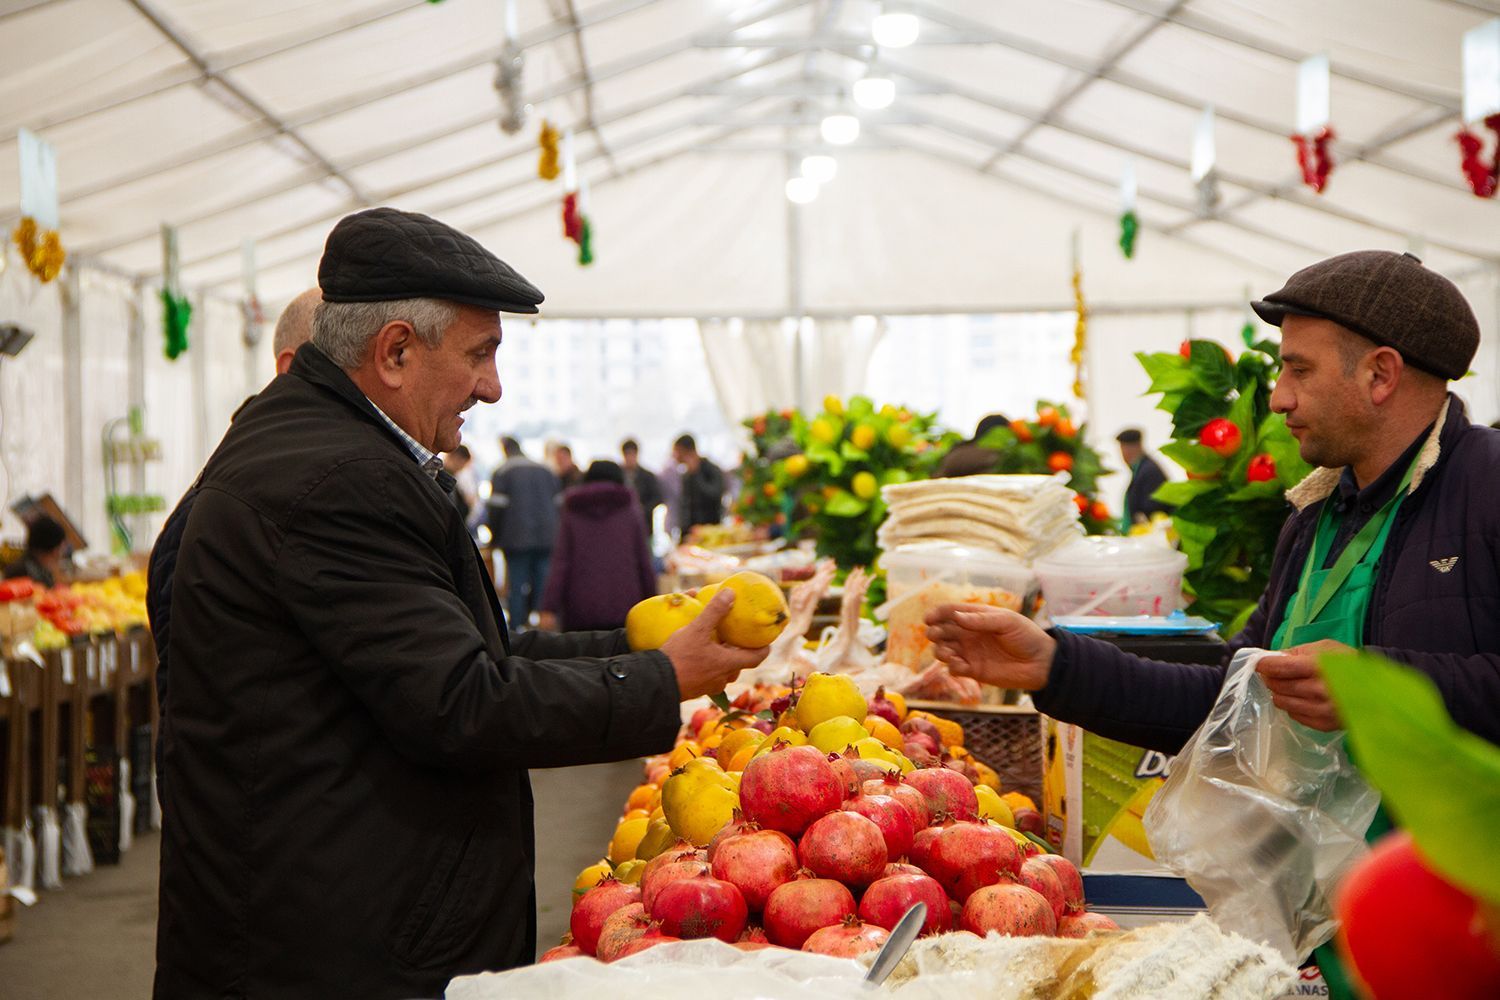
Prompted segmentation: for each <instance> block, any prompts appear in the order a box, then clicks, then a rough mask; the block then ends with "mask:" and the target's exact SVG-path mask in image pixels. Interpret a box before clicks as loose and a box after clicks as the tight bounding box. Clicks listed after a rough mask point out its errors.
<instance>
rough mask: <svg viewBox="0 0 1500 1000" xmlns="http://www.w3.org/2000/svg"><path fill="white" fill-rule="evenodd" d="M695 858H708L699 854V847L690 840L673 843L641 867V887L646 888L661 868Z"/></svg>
mask: <svg viewBox="0 0 1500 1000" xmlns="http://www.w3.org/2000/svg"><path fill="white" fill-rule="evenodd" d="M695 858H696V859H698V860H706V858H704V857H703V856H701V855H700V854H699V852H698V848H696V847H694V846H693V845H692V844H691V843H689V842H688V841H686V840H679V841H677V843H675V844H673V845H672V846H671V847H669V848H667V849H666V850H665V851H662V852H661V853H660V854H658V855H657V856H656V857H654V858H652V859H651V860H650V861H647V862H646V867H645V868H642V869H641V881H640V886H641V888H642V889H643V890H644V889H645V887H646V882H647V881H649V880H650V878H651V876H652V874H653V873H654V872H656V871H658V870H659V869H662V868H665V867H666V866H667V865H671V864H676V863H677V862H679V861H692V860H694V859H695Z"/></svg>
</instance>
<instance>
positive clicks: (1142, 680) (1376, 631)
mask: <svg viewBox="0 0 1500 1000" xmlns="http://www.w3.org/2000/svg"><path fill="white" fill-rule="evenodd" d="M1448 398H1449V403H1448V406H1447V408H1446V410H1445V417H1444V418H1443V420H1442V422H1441V425H1440V427H1439V428H1438V429H1437V437H1436V440H1435V441H1433V440H1429V441H1428V443H1427V445H1426V446H1425V447H1424V449H1423V452H1422V456H1421V459H1420V460H1419V463H1418V467H1417V469H1418V477H1417V478H1414V479H1413V482H1412V487H1411V490H1410V492H1409V494H1408V495H1407V498H1406V500H1404V501H1403V502H1402V504H1401V507H1400V509H1399V510H1398V511H1397V513H1396V523H1395V524H1394V525H1393V526H1392V528H1391V535H1390V538H1389V539H1388V540H1387V542H1386V547H1385V552H1384V554H1383V555H1382V557H1381V560H1380V564H1379V566H1378V567H1377V568H1376V576H1375V591H1374V593H1373V594H1372V595H1371V599H1370V601H1371V603H1370V612H1369V615H1368V616H1367V618H1366V622H1365V648H1366V649H1368V650H1370V651H1372V652H1377V653H1382V654H1384V655H1386V656H1389V657H1391V658H1392V659H1394V660H1399V661H1401V662H1403V663H1407V664H1410V665H1411V666H1413V667H1416V668H1417V669H1418V670H1421V671H1422V672H1423V673H1424V674H1426V675H1427V676H1428V677H1430V678H1432V680H1433V681H1434V682H1435V683H1436V684H1437V686H1438V689H1439V690H1440V691H1441V692H1442V695H1443V702H1444V704H1446V705H1447V708H1448V711H1449V713H1450V714H1452V716H1453V718H1454V720H1455V721H1456V722H1457V723H1458V724H1459V725H1460V726H1463V727H1464V728H1465V729H1468V730H1470V731H1471V732H1475V733H1478V734H1479V735H1480V736H1483V737H1484V738H1485V739H1488V740H1490V741H1491V742H1494V743H1500V502H1497V501H1496V497H1497V496H1500V431H1495V430H1491V429H1490V428H1488V427H1481V426H1478V425H1475V424H1471V423H1469V418H1468V416H1467V415H1466V414H1465V413H1464V406H1463V403H1461V402H1460V401H1459V400H1458V399H1457V398H1456V397H1453V396H1449V397H1448ZM1338 478H1339V470H1336V469H1319V470H1317V471H1315V472H1313V474H1312V475H1310V476H1309V477H1308V478H1307V479H1306V480H1304V481H1303V482H1302V483H1300V484H1299V485H1298V486H1296V487H1295V488H1294V489H1292V490H1291V491H1290V492H1289V493H1288V494H1287V497H1288V499H1289V500H1291V501H1292V503H1293V505H1294V507H1296V508H1297V509H1296V511H1295V512H1294V513H1293V514H1292V516H1291V517H1289V518H1287V522H1286V525H1285V526H1284V527H1283V528H1282V530H1281V538H1280V541H1279V542H1278V543H1277V545H1276V556H1275V559H1274V561H1273V562H1272V565H1271V581H1270V584H1269V586H1267V588H1266V591H1265V593H1263V594H1262V595H1261V598H1260V602H1259V604H1258V605H1257V607H1256V609H1255V612H1254V613H1253V614H1252V615H1251V616H1250V620H1249V621H1248V622H1247V623H1246V625H1245V627H1244V628H1243V629H1242V630H1241V631H1240V633H1239V635H1237V636H1235V637H1234V640H1233V641H1232V642H1231V643H1230V644H1229V646H1228V647H1227V649H1226V651H1225V658H1224V661H1223V663H1222V664H1220V665H1216V666H1198V665H1192V664H1182V663H1161V662H1158V661H1155V660H1146V659H1141V658H1140V657H1136V656H1131V655H1130V654H1128V653H1123V652H1121V651H1120V650H1119V649H1117V648H1115V647H1114V646H1112V645H1110V644H1109V643H1107V642H1102V641H1100V640H1098V639H1091V638H1088V637H1086V636H1079V635H1073V634H1070V633H1067V632H1064V631H1062V630H1061V629H1058V630H1055V631H1054V633H1053V636H1054V638H1056V639H1057V641H1058V646H1057V656H1056V658H1055V659H1054V660H1053V664H1052V674H1051V677H1050V679H1049V682H1048V684H1047V687H1046V688H1044V689H1043V690H1041V691H1038V692H1036V694H1035V695H1034V696H1033V699H1034V700H1035V702H1036V705H1037V708H1039V709H1040V710H1041V711H1043V712H1045V713H1047V714H1048V715H1051V716H1053V717H1055V718H1058V719H1062V720H1064V721H1066V722H1075V723H1078V724H1079V725H1081V726H1083V727H1084V728H1086V729H1089V730H1091V731H1093V732H1096V733H1098V734H1100V735H1101V736H1107V737H1110V738H1111V739H1117V740H1122V741H1124V742H1126V743H1132V744H1135V745H1136V746H1142V747H1146V748H1148V749H1152V750H1160V751H1163V752H1164V753H1176V752H1177V751H1178V750H1181V749H1182V745H1183V744H1184V743H1186V742H1187V739H1188V737H1189V736H1191V735H1192V734H1193V732H1194V731H1195V730H1196V729H1197V728H1198V726H1199V725H1201V724H1202V722H1203V720H1204V719H1205V718H1206V717H1207V716H1208V711H1209V709H1210V708H1212V707H1213V703H1214V701H1215V699H1216V698H1217V697H1218V695H1219V689H1220V687H1221V686H1222V685H1223V682H1224V672H1225V668H1226V667H1227V665H1228V662H1229V658H1230V656H1231V655H1232V654H1233V652H1234V651H1236V650H1238V649H1240V648H1242V647H1260V648H1265V647H1267V646H1268V645H1269V643H1270V642H1271V641H1272V639H1273V637H1274V636H1275V635H1276V631H1277V629H1279V628H1280V627H1281V621H1282V619H1283V618H1284V617H1285V615H1286V606H1287V602H1288V601H1289V600H1290V599H1291V597H1292V595H1293V594H1295V593H1296V590H1297V584H1298V579H1299V576H1300V574H1301V571H1302V565H1303V563H1304V562H1305V561H1306V558H1307V553H1308V551H1309V549H1310V548H1311V546H1312V541H1313V535H1314V534H1315V533H1316V531H1317V523H1318V513H1319V511H1320V510H1322V506H1323V503H1324V501H1325V500H1326V499H1327V497H1328V496H1329V495H1330V494H1331V493H1332V491H1333V489H1334V488H1335V486H1336V484H1337V482H1338ZM1444 567H1446V568H1444Z"/></svg>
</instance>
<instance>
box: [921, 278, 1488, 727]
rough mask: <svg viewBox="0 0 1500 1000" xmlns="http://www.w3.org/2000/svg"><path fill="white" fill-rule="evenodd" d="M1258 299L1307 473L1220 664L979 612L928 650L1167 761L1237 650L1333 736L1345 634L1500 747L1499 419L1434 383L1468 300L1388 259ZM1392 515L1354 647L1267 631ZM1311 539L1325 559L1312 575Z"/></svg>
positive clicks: (1461, 353) (1281, 626)
mask: <svg viewBox="0 0 1500 1000" xmlns="http://www.w3.org/2000/svg"><path fill="white" fill-rule="evenodd" d="M1253 305H1254V306H1255V309H1256V311H1257V312H1258V313H1259V314H1260V315H1261V316H1262V318H1264V319H1266V320H1267V321H1268V322H1271V323H1275V324H1277V325H1280V326H1281V328H1282V341H1281V358H1282V362H1283V368H1282V372H1281V376H1280V378H1279V379H1278V380H1277V383H1276V388H1275V391H1274V392H1273V393H1272V395H1271V408H1272V409H1273V410H1275V411H1276V412H1278V413H1283V414H1285V415H1286V421H1287V427H1288V428H1289V429H1290V430H1291V432H1292V434H1293V435H1294V436H1295V437H1296V438H1297V440H1298V444H1299V448H1300V451H1301V454H1302V458H1303V459H1304V460H1305V461H1307V462H1310V463H1312V464H1313V465H1314V466H1317V468H1316V469H1315V471H1314V472H1313V473H1312V474H1311V475H1309V476H1308V477H1307V478H1306V479H1305V480H1303V481H1302V482H1301V483H1300V484H1298V485H1297V486H1296V487H1295V488H1293V489H1292V490H1290V491H1289V492H1288V494H1287V499H1288V500H1289V501H1290V502H1291V504H1292V508H1293V512H1292V514H1291V516H1290V517H1289V518H1288V520H1287V522H1286V525H1285V526H1284V527H1283V529H1282V531H1281V537H1280V540H1279V541H1278V542H1277V546H1276V554H1275V557H1274V561H1273V563H1272V567H1271V579H1270V584H1269V586H1268V587H1267V589H1266V591H1265V593H1263V594H1262V595H1261V597H1260V600H1259V602H1258V604H1257V605H1256V608H1255V611H1254V612H1253V613H1252V614H1251V616H1250V618H1249V621H1248V622H1247V623H1246V624H1245V626H1244V628H1243V629H1241V630H1240V632H1239V634H1238V635H1236V636H1234V638H1233V640H1232V641H1231V642H1230V643H1229V644H1228V646H1227V647H1226V649H1225V655H1224V660H1223V662H1222V663H1220V664H1218V665H1213V666H1202V665H1189V664H1178V663H1162V662H1157V661H1153V660H1146V659H1143V658H1141V657H1136V656H1132V655H1130V654H1128V653H1123V652H1121V651H1120V650H1118V649H1117V648H1116V647H1114V646H1113V645H1111V644H1109V643H1106V642H1102V641H1100V640H1097V639H1092V638H1088V637H1086V636H1081V635H1075V634H1071V633H1068V632H1066V631H1063V630H1054V631H1050V632H1044V631H1042V630H1041V629H1040V628H1039V627H1037V626H1036V625H1035V624H1034V623H1033V622H1031V621H1030V620H1029V619H1025V618H1022V617H1021V616H1019V615H1015V614H1012V613H1010V612H1008V611H1003V610H995V609H981V608H979V607H978V606H973V605H965V606H953V607H947V608H940V609H937V610H936V611H934V612H932V613H931V615H930V616H929V618H928V622H929V635H930V636H931V637H932V639H933V641H934V643H935V644H936V652H937V656H938V658H939V659H941V660H944V661H945V662H947V663H948V664H949V666H950V667H951V668H952V669H953V670H954V671H955V672H956V673H960V674H964V675H966V676H970V677H976V678H978V679H980V680H981V681H985V682H988V683H991V684H996V685H999V686H1001V687H1014V688H1023V689H1026V690H1030V691H1032V692H1034V693H1033V695H1032V698H1033V700H1034V701H1035V702H1036V706H1037V708H1038V709H1040V710H1041V711H1042V712H1045V713H1046V714H1047V715H1050V716H1053V717H1055V718H1058V719H1062V720H1064V721H1068V722H1074V723H1077V724H1079V725H1082V726H1084V727H1085V728H1087V729H1090V730H1092V731H1093V732H1096V733H1099V734H1100V735H1103V736H1107V737H1110V738H1112V739H1117V740H1123V741H1125V742H1127V743H1132V744H1135V745H1137V746H1142V747H1146V748H1148V749H1154V750H1160V751H1162V752H1163V753H1169V754H1170V753H1176V752H1177V751H1178V750H1180V749H1181V748H1182V746H1183V744H1184V743H1185V742H1186V741H1187V739H1188V737H1189V736H1191V735H1192V734H1193V732H1194V731H1196V730H1197V728H1198V726H1199V725H1200V724H1201V723H1202V722H1203V721H1204V719H1205V718H1206V717H1207V715H1208V712H1209V709H1210V708H1211V707H1212V706H1213V704H1214V701H1215V699H1216V698H1217V697H1218V694H1219V689H1220V687H1221V686H1222V684H1223V681H1224V676H1225V670H1226V667H1227V665H1228V662H1229V659H1230V657H1231V656H1232V654H1233V653H1234V652H1235V651H1237V650H1239V649H1241V648H1247V647H1258V648H1268V649H1278V650H1280V652H1279V654H1278V655H1273V656H1267V657H1265V658H1263V659H1262V660H1260V662H1259V664H1258V666H1257V670H1258V671H1259V672H1260V674H1261V675H1262V677H1263V678H1264V679H1265V682H1266V685H1267V687H1268V688H1270V690H1271V693H1272V697H1273V699H1274V701H1275V703H1276V704H1277V706H1279V707H1281V708H1282V709H1284V710H1285V711H1286V712H1287V714H1288V715H1290V716H1291V717H1292V718H1293V719H1295V720H1297V721H1298V722H1301V723H1303V724H1304V725H1307V726H1311V727H1312V728H1315V729H1320V730H1333V729H1337V728H1339V719H1338V714H1337V711H1336V710H1335V707H1334V705H1333V703H1332V701H1331V700H1330V698H1329V696H1328V691H1327V688H1326V686H1325V684H1324V683H1323V680H1322V677H1321V675H1320V673H1319V671H1318V666H1317V657H1318V655H1319V654H1321V653H1324V652H1328V651H1333V650H1339V649H1348V648H1350V647H1351V646H1353V645H1355V643H1357V644H1358V645H1359V646H1361V647H1362V648H1364V649H1368V650H1370V651H1372V652H1376V653H1380V654H1383V655H1385V656H1388V657H1390V658H1392V659H1394V660H1398V661H1400V662H1402V663H1406V664H1409V665H1410V666H1412V667H1415V668H1416V669H1418V670H1420V671H1421V672H1422V673H1424V674H1426V675H1427V676H1428V677H1429V678H1431V679H1432V680H1433V681H1434V682H1435V683H1436V685H1437V687H1438V690H1439V691H1440V692H1441V693H1442V696H1443V701H1444V703H1445V704H1446V706H1447V708H1448V711H1449V713H1450V714H1451V715H1452V716H1453V718H1454V720H1455V721H1456V722H1457V723H1458V724H1459V725H1460V726H1462V727H1464V728H1465V729H1468V730H1470V731H1471V732H1474V733H1477V734H1479V735H1480V736H1482V737H1484V738H1485V739H1488V740H1490V741H1491V742H1497V743H1500V503H1496V501H1495V498H1496V496H1500V431H1495V430H1492V429H1490V428H1487V427H1483V426H1480V425H1477V424H1471V423H1470V422H1469V418H1468V416H1467V415H1466V413H1465V412H1464V404H1463V402H1462V401H1461V400H1459V399H1458V398H1457V397H1456V396H1454V395H1452V394H1451V393H1448V392H1447V385H1446V383H1447V381H1448V380H1450V379H1455V378H1460V377H1462V376H1463V375H1464V373H1465V372H1467V371H1468V369H1469V364H1470V362H1471V361H1472V360H1473V357H1474V353H1475V351H1476V350H1477V349H1478V345H1479V325H1478V322H1477V321H1476V320H1475V318H1474V313H1473V311H1472V310H1471V309H1470V308H1469V305H1468V303H1467V302H1466V301H1465V300H1464V298H1463V295H1462V293H1460V292H1459V290H1458V289H1457V288H1456V287H1455V286H1454V285H1453V284H1452V283H1451V282H1449V281H1448V280H1447V279H1446V278H1443V277H1441V276H1440V275H1438V274H1436V273H1434V272H1432V271H1429V270H1427V269H1426V268H1424V267H1423V266H1422V265H1421V262H1420V261H1418V260H1417V259H1416V258H1415V257H1412V256H1411V255H1409V254H1394V253H1388V252H1385V251H1357V252H1355V253H1352V254H1343V255H1340V256H1338V257H1333V258H1331V259H1329V260H1326V261H1322V262H1320V263H1318V264H1314V265H1312V266H1311V267H1309V268H1306V269H1304V270H1303V271H1299V272H1297V274H1295V275H1293V276H1292V278H1291V279H1290V280H1289V281H1288V282H1287V285H1286V287H1285V288H1283V289H1281V290H1280V291H1278V292H1276V293H1274V294H1272V295H1270V296H1267V297H1266V299H1265V300H1263V301H1258V302H1256V303H1253ZM1356 331H1358V332H1356ZM1388 503H1394V504H1396V506H1394V507H1393V508H1388V507H1387V504H1388ZM1388 510H1393V511H1394V513H1390V514H1388V515H1387V517H1388V518H1389V536H1388V538H1387V540H1386V541H1385V543H1384V548H1383V550H1382V551H1381V552H1380V553H1379V556H1378V563H1376V564H1375V566H1374V572H1373V578H1372V580H1371V583H1370V589H1369V591H1368V598H1367V600H1368V604H1367V606H1366V612H1365V614H1364V615H1363V617H1362V619H1360V620H1355V621H1352V622H1350V623H1348V627H1349V628H1350V629H1351V631H1352V632H1353V633H1355V635H1354V636H1351V638H1353V639H1355V642H1349V641H1340V640H1335V639H1331V638H1325V639H1318V640H1314V641H1311V642H1303V643H1296V644H1293V645H1290V646H1288V645H1283V644H1282V643H1281V642H1279V641H1278V639H1281V638H1282V637H1283V633H1284V630H1285V627H1286V626H1287V625H1289V624H1290V623H1291V622H1292V621H1293V619H1294V615H1295V612H1296V610H1297V609H1296V607H1294V603H1296V602H1294V598H1296V596H1297V594H1298V591H1299V590H1300V589H1301V586H1302V578H1303V576H1304V571H1305V570H1308V569H1309V568H1311V569H1312V570H1314V571H1317V570H1323V569H1328V568H1329V567H1331V566H1332V565H1333V564H1334V563H1336V561H1337V560H1338V558H1339V556H1340V555H1341V554H1342V553H1343V551H1344V550H1345V549H1346V548H1350V547H1351V546H1352V545H1353V543H1354V541H1355V540H1356V536H1357V535H1358V534H1359V533H1360V529H1362V528H1363V527H1365V526H1366V525H1368V524H1369V523H1370V522H1371V521H1372V520H1373V519H1374V518H1375V517H1377V516H1381V512H1382V511H1388ZM1320 538H1323V539H1326V541H1324V542H1323V543H1322V545H1320V550H1321V548H1323V547H1325V546H1326V554H1324V556H1323V558H1322V561H1321V562H1314V563H1313V564H1312V565H1311V567H1309V559H1310V553H1311V552H1312V551H1313V550H1314V542H1315V540H1318V539H1320ZM1310 589H1311V588H1310ZM1314 624H1316V622H1315V623H1314ZM1333 624H1340V623H1333Z"/></svg>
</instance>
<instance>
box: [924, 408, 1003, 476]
mask: <svg viewBox="0 0 1500 1000" xmlns="http://www.w3.org/2000/svg"><path fill="white" fill-rule="evenodd" d="M1009 426H1010V421H1009V420H1008V419H1007V418H1006V416H1005V414H1003V413H991V414H989V415H988V416H985V417H982V418H980V421H979V423H978V424H977V425H975V427H974V436H973V437H971V438H969V440H967V441H960V442H958V444H956V445H954V446H953V447H952V448H949V449H948V454H946V455H944V456H943V460H942V461H941V462H939V463H938V467H937V471H936V472H934V473H933V474H932V478H933V479H953V478H956V477H959V476H983V475H988V474H989V473H992V472H994V471H995V469H996V467H997V466H999V464H1000V458H1001V455H1000V452H998V451H996V450H995V449H994V448H983V447H980V444H979V442H981V441H983V440H984V436H985V435H986V434H988V433H989V432H990V431H992V430H995V429H996V428H998V427H1009Z"/></svg>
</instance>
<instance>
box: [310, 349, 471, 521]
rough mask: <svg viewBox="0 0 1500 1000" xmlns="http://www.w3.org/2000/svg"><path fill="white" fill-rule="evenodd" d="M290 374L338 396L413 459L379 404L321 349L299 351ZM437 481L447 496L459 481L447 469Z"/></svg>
mask: <svg viewBox="0 0 1500 1000" xmlns="http://www.w3.org/2000/svg"><path fill="white" fill-rule="evenodd" d="M287 374H288V375H295V376H297V377H298V378H300V379H302V380H303V381H304V382H308V383H310V384H312V385H315V386H318V387H319V388H322V389H327V390H328V391H329V392H331V393H333V394H334V395H335V396H338V397H339V398H340V399H342V400H343V401H344V402H345V403H348V404H349V405H350V406H352V407H353V408H354V409H355V410H356V411H358V412H359V414H360V415H361V416H362V417H364V418H365V419H366V420H368V421H369V422H370V423H372V424H374V425H375V426H376V427H379V428H380V430H381V433H383V434H384V435H385V436H386V438H387V439H388V440H390V441H391V442H393V443H394V444H395V445H396V446H397V447H398V448H400V449H401V454H403V455H406V456H407V457H411V450H410V449H409V448H407V447H406V442H405V441H402V440H401V438H400V437H399V436H398V435H397V434H396V432H395V431H393V430H391V427H390V425H389V424H387V423H386V422H385V420H384V419H383V418H382V417H381V416H380V413H379V411H377V410H376V409H375V404H374V403H372V402H370V397H368V396H366V395H365V394H364V393H363V392H361V391H360V388H359V386H357V385H355V384H354V380H353V379H351V378H350V377H349V374H348V373H347V372H345V371H344V370H343V369H342V368H340V367H339V366H338V365H336V364H334V363H333V360H332V359H331V358H329V357H328V355H326V354H324V353H323V352H322V351H320V350H318V348H317V347H316V346H315V345H313V344H312V343H311V342H309V343H306V344H303V345H302V346H301V347H300V348H298V349H297V353H296V354H295V355H293V357H292V367H291V369H290V370H289V371H288V372H287ZM436 482H437V484H438V485H439V486H440V487H442V489H443V492H444V493H452V492H453V488H454V484H455V483H456V482H457V481H456V480H455V479H454V478H453V475H452V474H451V473H449V472H448V470H447V469H439V470H438V473H437V479H436Z"/></svg>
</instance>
